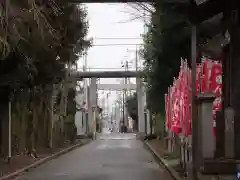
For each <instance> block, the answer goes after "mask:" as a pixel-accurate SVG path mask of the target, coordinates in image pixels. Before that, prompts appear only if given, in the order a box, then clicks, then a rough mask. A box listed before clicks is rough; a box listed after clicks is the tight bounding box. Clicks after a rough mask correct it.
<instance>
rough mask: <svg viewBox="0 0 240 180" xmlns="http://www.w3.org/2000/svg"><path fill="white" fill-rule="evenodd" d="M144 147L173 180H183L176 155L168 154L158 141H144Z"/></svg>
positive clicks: (221, 178)
mask: <svg viewBox="0 0 240 180" xmlns="http://www.w3.org/2000/svg"><path fill="white" fill-rule="evenodd" d="M145 145H146V146H147V148H148V149H149V150H150V151H151V152H152V154H153V155H154V156H155V157H156V159H157V160H158V161H159V162H160V163H161V164H162V165H163V166H164V167H165V168H166V169H167V170H168V172H169V173H170V174H171V176H172V177H173V178H174V179H175V180H184V179H186V178H184V177H183V173H182V170H181V167H180V166H179V160H180V158H179V157H177V156H176V155H174V154H172V153H169V152H168V151H167V150H166V149H165V148H164V145H163V143H162V142H161V141H159V140H150V141H145ZM208 178H209V179H211V180H234V179H236V175H209V176H208Z"/></svg>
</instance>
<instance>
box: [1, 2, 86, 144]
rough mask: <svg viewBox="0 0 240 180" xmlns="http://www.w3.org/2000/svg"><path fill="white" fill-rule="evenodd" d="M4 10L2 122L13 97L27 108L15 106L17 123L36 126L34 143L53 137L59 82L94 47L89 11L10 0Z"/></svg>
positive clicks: (65, 4)
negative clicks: (88, 36) (88, 37)
mask: <svg viewBox="0 0 240 180" xmlns="http://www.w3.org/2000/svg"><path fill="white" fill-rule="evenodd" d="M0 14H1V16H0V17H1V22H2V23H1V26H0V55H1V56H0V59H1V60H0V97H1V99H0V105H1V108H0V124H1V126H2V122H3V121H4V120H5V119H6V115H5V114H7V103H8V100H9V99H10V98H11V99H12V102H13V106H18V107H25V110H26V111H22V110H21V109H20V108H17V107H16V108H15V107H13V108H14V112H13V113H14V115H15V116H14V117H15V119H16V122H20V121H19V119H22V121H21V123H23V124H25V125H23V124H22V126H28V125H27V124H28V123H27V121H28V120H27V119H30V121H31V123H30V124H33V125H32V126H31V130H29V132H30V134H31V137H32V140H31V141H32V143H33V142H35V140H36V142H38V141H39V139H40V138H39V137H45V136H46V139H48V138H49V127H50V126H49V124H50V117H51V112H50V111H49V109H51V100H52V95H53V91H54V85H56V84H57V85H58V86H59V87H60V88H59V90H60V91H61V90H62V89H64V88H61V87H63V86H64V87H65V86H66V84H67V83H66V82H67V81H69V78H68V71H69V70H70V69H71V67H73V66H74V64H76V61H77V60H78V58H79V56H81V55H82V53H83V51H84V50H85V49H86V48H88V46H89V45H90V43H89V41H88V40H85V37H86V34H87V29H88V24H87V21H86V15H87V14H86V10H85V8H84V6H83V5H76V4H69V3H68V2H67V1H65V0H58V1H53V0H48V1H44V2H43V1H41V0H23V1H21V2H20V1H17V0H12V1H8V0H6V1H1V3H0ZM65 94H68V93H65ZM61 98H63V96H61ZM59 106H60V105H59ZM23 112H25V113H23ZM29 113H30V114H31V115H29ZM37 126H38V127H43V128H36V127H37ZM29 127H30V126H29ZM44 127H46V128H44ZM47 127H48V128H47ZM0 129H2V128H1V127H0ZM23 129H24V128H23ZM23 131H24V130H23ZM0 134H1V133H0ZM20 134H21V133H20ZM42 139H44V138H42ZM24 144H25V143H24ZM23 146H26V145H23ZM31 146H33V145H31Z"/></svg>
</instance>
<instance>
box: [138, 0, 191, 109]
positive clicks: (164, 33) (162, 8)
mask: <svg viewBox="0 0 240 180" xmlns="http://www.w3.org/2000/svg"><path fill="white" fill-rule="evenodd" d="M154 8H155V10H154V11H153V12H152V15H151V22H150V23H149V24H147V27H148V31H147V33H146V34H145V35H144V47H143V49H142V50H141V52H140V53H141V55H142V56H143V58H144V60H145V61H144V65H145V66H144V67H145V71H146V73H147V77H146V79H145V81H146V84H147V102H148V106H149V107H150V109H151V110H152V111H153V112H161V113H163V112H164V94H165V93H167V89H168V87H169V86H170V85H171V84H172V81H173V77H176V76H177V75H178V73H179V67H180V59H181V58H187V59H189V58H188V57H189V55H190V47H191V46H190V24H189V23H188V21H187V18H186V17H185V15H184V14H183V13H182V12H181V11H179V8H178V4H177V3H176V2H169V1H166V0H160V1H158V2H156V3H155V5H154Z"/></svg>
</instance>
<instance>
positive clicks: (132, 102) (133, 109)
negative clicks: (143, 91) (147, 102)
mask: <svg viewBox="0 0 240 180" xmlns="http://www.w3.org/2000/svg"><path fill="white" fill-rule="evenodd" d="M125 106H126V107H127V111H128V114H129V116H130V117H131V118H132V119H133V120H134V121H135V122H136V127H138V101H137V93H134V94H133V95H131V96H128V97H127V100H126V104H125Z"/></svg>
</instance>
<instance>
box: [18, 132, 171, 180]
mask: <svg viewBox="0 0 240 180" xmlns="http://www.w3.org/2000/svg"><path fill="white" fill-rule="evenodd" d="M18 179H21V180H147V179H149V180H172V179H171V178H170V176H169V175H168V173H167V171H166V170H164V169H163V168H162V167H160V166H159V165H158V164H157V163H156V162H155V161H154V158H153V157H152V155H151V154H150V153H149V152H148V151H147V150H145V149H144V147H143V144H142V143H141V142H140V141H138V140H136V137H135V135H134V134H117V135H112V134H106V135H101V136H100V137H99V138H98V140H96V141H94V142H92V143H90V144H88V145H85V146H83V147H80V148H78V149H76V150H74V151H71V152H69V153H67V154H65V155H63V156H60V157H59V158H57V159H54V160H52V161H49V162H47V163H46V164H43V165H41V166H39V167H38V168H35V169H32V170H30V171H29V172H26V173H25V174H23V175H22V176H21V177H18Z"/></svg>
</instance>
